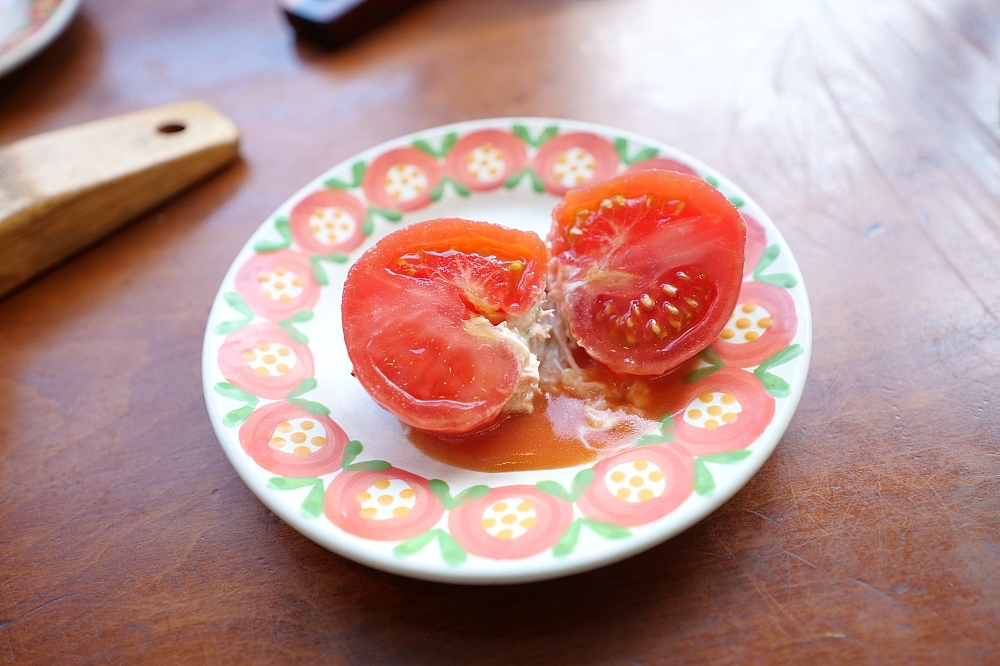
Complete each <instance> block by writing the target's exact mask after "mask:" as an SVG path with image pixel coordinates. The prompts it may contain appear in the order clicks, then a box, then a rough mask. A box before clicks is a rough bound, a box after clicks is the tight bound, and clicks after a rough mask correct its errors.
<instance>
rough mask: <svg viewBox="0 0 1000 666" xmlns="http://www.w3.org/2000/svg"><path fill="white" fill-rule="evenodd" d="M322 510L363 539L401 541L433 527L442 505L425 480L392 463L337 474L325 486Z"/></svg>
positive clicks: (347, 530)
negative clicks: (377, 468)
mask: <svg viewBox="0 0 1000 666" xmlns="http://www.w3.org/2000/svg"><path fill="white" fill-rule="evenodd" d="M323 512H324V513H325V514H326V517H327V518H329V519H330V522H332V523H333V524H334V525H336V526H337V527H339V528H340V529H342V530H344V531H345V532H350V533H351V534H354V535H356V536H359V537H363V538H365V539H375V540H378V541H401V540H403V539H409V538H410V537H415V536H417V535H418V534H422V533H423V532H426V531H427V530H429V529H430V528H432V527H434V523H436V522H437V521H438V519H439V518H441V515H442V514H443V513H444V507H443V506H441V502H439V501H438V499H437V497H435V496H434V493H432V492H431V488H430V486H429V485H428V483H427V480H426V479H424V478H422V477H419V476H417V475H416V474H411V473H409V472H405V471H403V470H401V469H396V468H395V467H390V468H389V469H387V470H382V471H378V472H375V471H367V472H347V471H345V472H344V473H343V474H340V475H339V476H337V478H335V479H334V480H333V482H332V483H331V484H330V485H329V487H328V488H327V489H326V496H325V499H324V502H323Z"/></svg>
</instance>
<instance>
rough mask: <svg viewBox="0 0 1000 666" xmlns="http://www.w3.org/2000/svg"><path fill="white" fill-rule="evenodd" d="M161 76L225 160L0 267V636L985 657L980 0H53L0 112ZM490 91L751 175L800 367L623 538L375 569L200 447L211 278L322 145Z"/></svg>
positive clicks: (632, 656) (151, 651)
mask: <svg viewBox="0 0 1000 666" xmlns="http://www.w3.org/2000/svg"><path fill="white" fill-rule="evenodd" d="M190 98H200V99H204V100H207V101H209V102H211V103H212V104H214V105H216V106H217V107H218V108H220V109H221V110H223V111H224V112H225V113H227V114H229V115H230V116H231V117H232V118H233V119H234V120H235V121H236V122H237V123H238V124H239V125H240V127H241V129H242V132H243V144H242V159H241V161H240V162H239V163H237V164H235V165H234V166H231V167H229V168H228V169H226V170H224V171H222V172H221V173H219V174H218V175H216V176H215V177H213V178H211V179H209V180H207V181H205V182H203V183H201V184H200V185H198V186H196V187H195V188H193V189H191V190H189V191H188V192H186V193H184V194H183V195H181V196H179V197H178V198H176V199H175V200H173V201H172V202H170V203H168V204H166V205H164V206H162V207H160V208H158V209H156V210H154V211H152V212H151V213H149V214H147V215H145V216H143V217H142V218H140V219H138V220H136V221H135V222H134V223H132V224H131V225H130V226H128V227H126V228H125V229H123V230H122V231H120V232H119V233H117V234H115V235H114V236H112V237H110V238H108V239H107V240H106V241H104V242H102V243H101V244H99V245H97V246H95V247H93V248H91V249H90V250H88V251H86V252H84V253H83V254H81V255H79V256H77V257H76V258H74V259H72V260H70V261H68V262H66V263H65V264H63V265H62V266H60V267H59V268H57V269H55V270H52V271H50V272H49V273H48V274H46V275H44V276H41V277H39V278H38V279H36V280H34V281H33V282H32V283H30V284H28V285H27V286H25V287H23V288H22V289H20V290H19V291H17V292H15V293H14V294H12V295H11V296H9V297H8V298H6V299H4V300H3V301H0V359H2V361H0V404H2V408H0V662H3V663H25V664H30V663H38V664H47V663H54V662H55V660H56V659H57V658H61V659H62V662H61V663H102V664H103V663H108V664H119V663H123V664H125V663H139V662H150V661H153V662H183V663H202V662H204V663H232V662H259V663H273V662H276V661H277V660H279V659H281V660H285V661H288V662H291V663H303V662H305V663H309V662H323V663H338V664H358V665H368V664H425V663H426V664H472V663H475V664H482V665H487V664H510V663H522V664H548V663H560V664H659V663H668V662H669V663H712V664H728V663H817V662H819V663H822V662H824V661H833V660H837V661H843V662H848V663H879V664H884V663H928V662H932V663H988V662H994V663H995V660H996V659H997V658H998V654H997V649H998V648H997V646H998V645H1000V568H998V564H1000V532H998V529H1000V511H998V499H997V491H998V490H1000V482H998V479H1000V457H998V440H1000V415H998V406H1000V397H998V396H997V393H998V388H1000V372H998V367H1000V320H998V316H1000V205H998V204H1000V126H998V101H1000V5H998V4H997V2H995V1H994V2H990V1H988V0H938V1H932V0H884V1H882V2H869V1H867V0H837V1H836V2H823V1H819V0H803V1H802V2H796V3H789V2H785V1H784V0H771V1H764V0H760V1H751V2H746V1H742V0H704V1H703V2H699V3H689V2H681V1H680V0H672V1H670V2H665V1H662V0H576V1H571V0H549V1H542V0H509V1H507V2H503V3H499V2H497V3H493V2H489V3H486V2H475V1H473V0H468V1H466V0H440V1H429V2H426V3H424V4H421V5H419V6H417V7H416V8H415V9H413V10H411V11H409V12H407V13H406V14H404V15H402V16H401V17H399V19H398V20H395V21H393V22H391V23H390V24H388V25H387V26H386V27H385V28H384V29H382V30H380V31H378V32H376V33H373V34H371V35H369V36H367V37H365V38H363V39H361V40H360V41H358V42H356V43H354V44H353V45H351V46H349V47H348V48H346V49H344V50H342V51H339V52H324V51H321V50H318V49H315V48H313V47H311V46H309V45H308V44H304V43H297V42H296V40H295V39H294V37H293V35H292V33H291V31H290V29H289V28H288V26H287V25H286V24H285V22H284V19H283V18H282V16H281V15H280V13H279V11H278V8H277V6H276V3H275V2H274V1H273V0H252V1H251V0H219V1H217V2H211V3H206V2H201V1H200V0H177V1H175V2H153V1H152V0H147V1H142V2H140V1H135V2H129V3H124V4H123V3H120V2H118V1H117V0H84V3H83V7H82V11H81V13H80V15H79V16H78V17H77V18H76V19H75V21H74V22H73V23H72V24H71V26H70V28H69V29H68V31H67V32H66V33H65V34H64V35H63V36H62V37H61V38H60V39H59V40H58V41H56V42H55V43H54V45H53V46H52V47H51V48H50V49H48V50H47V51H46V52H45V53H44V54H42V55H41V56H40V57H39V58H37V59H36V60H35V61H33V62H31V63H30V64H28V65H26V66H25V67H23V68H22V69H20V70H19V71H17V72H15V73H13V74H12V75H10V76H9V77H7V78H5V79H3V80H0V143H3V142H7V141H12V140H15V139H18V138H21V137H24V136H27V135H30V134H34V133H37V132H41V131H45V130H49V129H54V128H57V127H61V126H65V125H70V124H74V123H78V122H83V121H87V120H91V119H95V118H98V117H103V116H108V115H113V114H117V113H121V112H126V111H130V110H133V109H138V108H142V107H147V106H153V105H157V104H161V103H168V102H173V101H177V100H183V99H190ZM513 115H545V116H560V117H569V118H576V119H582V120H588V121H596V122H600V123H605V124H609V125H614V126H617V127H623V128H627V129H629V130H633V131H637V132H640V133H643V134H646V135H649V136H652V137H655V138H656V139H659V140H662V141H664V142H666V143H668V144H671V145H674V146H677V147H678V148H680V149H682V150H684V151H686V152H688V153H690V154H692V155H695V156H697V157H698V158H700V159H702V160H704V161H705V162H707V163H709V164H711V165H713V166H714V167H716V168H717V169H719V170H720V171H721V172H722V173H724V174H726V175H727V176H729V177H730V178H731V179H732V180H734V181H736V182H737V183H739V184H740V185H741V186H742V187H743V188H745V189H746V191H747V192H749V193H750V194H751V196H753V197H754V198H755V199H756V200H757V201H758V202H759V203H760V204H761V205H762V206H763V207H764V208H765V210H767V211H769V212H770V214H771V216H772V217H773V218H774V220H775V221H776V222H777V224H778V225H779V227H780V228H781V229H782V231H783V233H784V234H785V236H786V238H787V239H788V241H789V243H790V244H791V247H792V248H793V251H794V252H795V254H796V256H797V258H798V260H799V262H800V264H801V267H802V271H803V274H804V276H805V280H806V284H807V286H808V288H809V292H810V297H811V300H812V308H813V320H814V326H815V339H814V352H813V358H812V366H811V372H810V377H809V380H808V384H807V386H806V389H805V394H804V397H803V399H802V402H801V405H800V407H799V410H798V412H797V413H796V415H795V418H794V419H793V420H792V423H791V426H790V428H789V430H788V432H787V434H786V435H785V437H784V439H783V440H782V442H781V444H780V445H779V446H778V448H777V451H776V452H775V454H774V455H773V456H772V457H771V459H770V460H769V461H768V462H767V464H766V465H765V466H764V468H763V469H762V470H761V471H760V473H759V474H758V475H757V476H756V477H755V478H754V479H753V480H752V481H751V482H750V483H749V484H748V485H747V486H746V487H745V488H744V489H743V490H742V491H741V492H739V493H738V494H737V495H736V496H735V497H734V498H733V499H732V500H731V501H729V502H728V503H727V504H725V505H724V506H723V507H722V508H720V509H719V510H718V511H716V512H715V513H714V514H712V515H711V516H710V517H708V518H707V519H706V520H704V521H702V522H701V523H700V524H698V525H696V526H694V527H692V528H691V529H689V530H688V531H687V532H685V533H683V534H681V535H679V536H677V537H676V538H674V539H672V540H670V541H668V542H666V543H664V544H662V545H660V546H658V547H656V548H653V549H652V550H650V551H648V552H646V553H644V554H642V555H639V556H637V557H634V558H632V559H629V560H627V561H624V562H621V563H618V564H615V565H613V566H609V567H606V568H603V569H600V570H596V571H593V572H590V573H587V574H582V575H578V576H574V577H570V578H565V579H560V580H554V581H549V582H543V583H536V584H530V585H521V586H512V587H456V586H448V585H441V584H433V583H425V582H419V581H414V580H409V579H405V578H400V577H397V576H394V575H390V574H385V573H381V572H378V571H374V570H371V569H368V568H366V567H364V566H361V565H358V564H355V563H353V562H350V561H348V560H345V559H343V558H341V557H339V556H337V555H334V554H332V553H329V552H327V551H325V550H323V549H322V548H320V547H319V546H316V545H314V544H313V543H311V542H310V541H308V540H307V539H305V538H304V537H302V536H301V535H299V534H298V533H297V532H295V531H294V530H293V529H291V528H290V527H289V526H288V525H286V524H283V523H282V521H281V520H279V519H277V518H276V517H275V516H274V515H273V514H271V513H270V512H269V511H268V510H267V509H266V508H265V507H264V506H263V505H262V504H261V503H260V502H258V501H257V500H256V499H255V498H254V497H253V496H252V495H251V493H250V492H249V491H248V490H247V488H246V487H245V486H244V484H243V483H242V482H241V481H240V479H239V478H238V477H237V475H236V473H235V472H234V471H233V469H232V467H230V465H229V463H228V462H227V460H226V458H225V456H224V455H223V452H222V449H221V448H220V446H219V445H218V443H217V441H216V439H215V436H214V434H213V432H212V428H211V426H210V424H209V420H208V416H207V414H206V410H205V405H204V400H203V397H202V389H201V378H200V368H201V362H200V359H201V343H202V335H203V333H204V329H205V322H206V318H207V315H208V309H209V305H210V303H211V301H212V299H213V296H214V295H215V293H216V290H217V288H218V286H219V283H220V281H221V280H222V277H223V274H224V273H225V271H226V269H227V267H228V266H229V264H230V262H231V260H232V259H233V257H234V256H235V255H236V253H237V251H238V250H239V248H240V247H241V246H242V245H243V243H244V242H245V241H246V239H247V238H248V236H249V235H250V233H251V232H252V231H253V230H254V229H255V228H256V227H257V226H258V225H259V224H260V223H261V222H262V221H263V220H264V218H265V217H266V216H267V215H268V214H269V213H270V212H271V211H272V210H273V209H274V208H275V207H276V206H277V205H278V204H280V203H281V202H282V201H284V200H285V199H286V198H287V197H288V196H290V195H291V194H292V193H293V192H294V191H295V190H297V189H298V188H299V187H300V186H301V185H303V184H304V183H306V182H307V181H309V180H310V179H312V178H313V177H314V176H316V175H317V174H318V173H320V172H321V171H323V170H324V169H326V168H328V167H330V166H332V165H333V164H335V163H337V162H339V161H340V160H342V159H345V158H347V157H349V156H350V155H352V154H354V153H355V152H358V151H360V150H362V149H364V148H367V147H369V146H371V145H374V144H376V143H378V142H380V141H383V140H386V139H389V138H392V137H395V136H398V135H400V134H403V133H407V132H411V131H415V130H419V129H422V128H426V127H431V126H435V125H440V124H443V123H448V122H453V121H458V120H465V119H471V118H479V117H491V116H513Z"/></svg>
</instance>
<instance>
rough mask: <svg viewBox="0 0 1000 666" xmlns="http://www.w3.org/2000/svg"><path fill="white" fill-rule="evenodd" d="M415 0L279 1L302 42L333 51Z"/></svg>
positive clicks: (372, 28)
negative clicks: (307, 41)
mask: <svg viewBox="0 0 1000 666" xmlns="http://www.w3.org/2000/svg"><path fill="white" fill-rule="evenodd" d="M417 2H418V0H283V1H282V8H283V9H284V10H285V16H287V17H288V22H289V23H291V24H292V27H293V28H295V31H296V32H297V33H298V34H299V35H300V36H302V37H304V38H305V39H308V40H310V41H312V42H315V43H316V44H319V45H321V46H327V47H330V48H337V47H340V46H344V45H345V44H348V43H349V42H351V41H353V40H355V39H357V38H358V37H360V36H362V35H364V34H367V33H368V32H370V31H372V30H374V29H375V28H377V27H379V26H380V25H382V24H384V23H385V22H386V21H388V20H389V19H391V18H393V17H394V16H396V15H398V14H399V13H400V12H403V11H404V10H406V9H409V8H410V7H412V6H413V5H415V4H416V3H417Z"/></svg>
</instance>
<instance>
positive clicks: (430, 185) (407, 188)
mask: <svg viewBox="0 0 1000 666" xmlns="http://www.w3.org/2000/svg"><path fill="white" fill-rule="evenodd" d="M442 173H443V172H442V169H441V165H440V164H438V161H437V160H436V159H435V158H433V157H431V156H430V155H428V154H427V153H425V152H423V151H420V150H418V149H416V148H397V149H395V150H390V151H389V152H387V153H383V154H382V155H380V156H379V157H377V158H376V159H375V161H374V162H372V163H371V166H369V167H368V171H367V173H365V178H364V182H363V186H364V190H365V196H366V197H368V201H370V202H372V203H373V204H375V205H376V206H379V207H382V208H396V209H398V210H401V211H404V212H405V211H411V210H417V209H419V208H423V207H424V206H427V205H428V204H430V202H431V192H432V191H433V190H434V187H435V186H436V185H437V184H438V182H439V181H440V180H441V176H442Z"/></svg>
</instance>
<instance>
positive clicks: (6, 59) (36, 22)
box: [0, 0, 80, 76]
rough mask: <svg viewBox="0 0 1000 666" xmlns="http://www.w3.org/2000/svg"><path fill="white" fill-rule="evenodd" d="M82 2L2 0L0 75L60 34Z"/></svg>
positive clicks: (0, 7) (0, 6)
mask: <svg viewBox="0 0 1000 666" xmlns="http://www.w3.org/2000/svg"><path fill="white" fill-rule="evenodd" d="M79 4H80V0H0V76H3V75H4V74H6V73H7V72H9V71H11V70H13V69H14V68H15V67H17V66H18V65H20V64H22V63H24V62H25V61H27V60H28V59H29V58H31V57H33V56H34V55H35V54H37V53H38V52H39V51H41V50H42V49H44V48H45V47H46V46H48V45H49V43H50V42H52V40H54V39H55V38H56V37H58V36H59V34H60V33H61V32H62V31H63V30H65V29H66V26H67V25H69V22H70V20H71V19H72V18H73V15H74V14H76V10H77V7H78V6H79Z"/></svg>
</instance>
